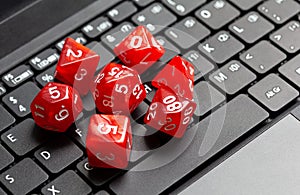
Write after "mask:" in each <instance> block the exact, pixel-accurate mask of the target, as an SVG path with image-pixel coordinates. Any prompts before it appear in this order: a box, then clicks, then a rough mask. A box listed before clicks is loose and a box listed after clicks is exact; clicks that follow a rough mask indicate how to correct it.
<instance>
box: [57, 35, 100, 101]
mask: <svg viewBox="0 0 300 195" xmlns="http://www.w3.org/2000/svg"><path fill="white" fill-rule="evenodd" d="M99 60H100V56H99V55H98V54H96V53H95V52H94V51H92V50H90V49H89V48H87V47H85V46H83V45H81V44H79V43H77V42H76V41H75V40H73V39H72V38H67V39H66V41H65V44H64V47H63V49H62V51H61V54H60V58H59V61H58V63H57V66H56V71H55V78H56V79H58V80H60V81H61V82H63V83H65V84H67V85H70V86H72V87H74V88H75V89H77V90H78V92H79V93H80V94H81V95H86V94H87V93H88V92H89V87H88V86H89V84H90V83H91V82H92V81H93V78H94V74H95V71H96V68H97V66H98V63H99Z"/></svg>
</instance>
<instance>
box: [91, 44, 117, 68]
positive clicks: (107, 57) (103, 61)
mask: <svg viewBox="0 0 300 195" xmlns="http://www.w3.org/2000/svg"><path fill="white" fill-rule="evenodd" d="M86 46H87V47H88V48H90V49H91V50H93V51H94V52H96V53H97V54H98V55H100V62H99V64H98V66H97V68H96V71H99V70H101V69H102V68H103V67H104V66H105V65H107V64H108V63H109V62H111V61H112V60H113V59H114V58H115V56H114V55H113V54H112V53H111V52H109V51H108V50H107V49H105V47H103V45H102V44H101V43H98V42H96V41H93V42H91V43H89V44H87V45H86Z"/></svg>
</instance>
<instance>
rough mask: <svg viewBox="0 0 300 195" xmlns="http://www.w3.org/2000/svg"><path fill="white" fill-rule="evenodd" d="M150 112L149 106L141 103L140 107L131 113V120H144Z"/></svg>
mask: <svg viewBox="0 0 300 195" xmlns="http://www.w3.org/2000/svg"><path fill="white" fill-rule="evenodd" d="M147 111H148V104H146V103H145V102H142V103H140V105H139V106H138V107H137V108H136V109H135V110H134V111H133V112H132V113H131V118H132V120H133V121H137V120H139V119H140V118H142V117H143V116H144V115H145V114H146V113H147Z"/></svg>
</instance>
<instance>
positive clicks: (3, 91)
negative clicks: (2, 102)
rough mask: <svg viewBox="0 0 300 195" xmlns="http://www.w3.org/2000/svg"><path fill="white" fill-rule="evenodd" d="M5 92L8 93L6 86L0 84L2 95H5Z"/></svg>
mask: <svg viewBox="0 0 300 195" xmlns="http://www.w3.org/2000/svg"><path fill="white" fill-rule="evenodd" d="M5 93H6V89H5V87H4V86H3V85H2V84H0V96H2V95H4V94H5Z"/></svg>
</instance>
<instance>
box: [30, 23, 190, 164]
mask: <svg viewBox="0 0 300 195" xmlns="http://www.w3.org/2000/svg"><path fill="white" fill-rule="evenodd" d="M114 52H115V54H116V55H117V56H118V58H119V59H120V60H121V61H122V63H123V64H124V65H121V64H117V63H109V64H107V65H106V66H105V67H104V68H103V70H102V71H101V72H100V73H99V74H97V75H96V76H95V75H94V74H95V72H96V68H97V65H98V63H99V60H100V56H99V55H98V54H96V53H95V52H94V51H91V50H90V49H88V48H87V47H85V46H83V45H81V44H79V43H76V41H74V40H73V39H71V38H67V39H66V41H65V44H64V47H63V49H62V52H61V55H60V59H59V61H58V64H57V67H56V72H55V78H56V79H57V80H58V81H60V82H61V83H57V82H51V83H48V84H47V85H46V86H45V87H44V88H43V89H42V90H41V91H40V93H39V94H38V95H37V96H36V97H35V99H34V100H33V102H32V104H31V112H32V115H33V118H34V120H35V122H36V124H37V125H39V126H41V127H42V128H44V129H47V130H52V131H57V132H65V131H66V130H67V129H68V128H69V127H70V126H71V125H72V124H73V123H74V122H75V120H76V118H77V117H78V116H79V114H80V113H81V112H82V110H83V105H82V100H81V97H82V96H84V95H86V94H88V93H89V92H91V93H92V94H93V97H94V101H95V104H96V107H97V110H98V113H101V114H94V115H93V116H91V118H90V124H89V127H88V133H87V138H86V150H87V155H88V159H89V164H90V165H91V166H93V167H102V168H120V169H121V168H126V167H127V166H128V160H129V156H130V152H131V148H132V146H131V145H132V134H131V125H130V119H129V118H128V117H127V116H128V115H130V113H132V112H133V111H134V110H135V109H136V108H137V107H138V105H139V104H140V103H141V102H142V101H143V100H144V99H145V97H146V90H145V88H144V85H143V83H142V81H141V79H140V76H139V74H142V73H143V72H145V71H146V70H147V69H148V68H149V67H151V65H152V64H153V63H155V62H156V61H157V60H159V58H160V57H161V56H162V55H163V54H164V52H165V49H164V48H163V47H162V46H161V45H160V44H159V43H158V42H157V41H156V40H155V38H154V37H153V36H152V34H151V33H150V32H149V31H148V30H147V29H146V28H145V27H143V26H138V27H137V28H136V29H135V30H134V31H133V32H132V33H131V34H129V35H128V36H127V37H126V38H125V39H123V41H122V42H121V43H120V44H119V45H117V46H116V47H115V48H114ZM152 85H153V86H154V87H156V88H157V92H156V93H155V96H154V98H153V101H152V103H151V105H150V106H149V109H148V112H147V113H146V115H145V118H144V122H145V124H147V125H149V126H151V127H153V128H155V129H157V130H160V131H162V132H164V133H166V134H169V135H172V136H174V137H177V138H180V137H182V136H183V135H184V132H185V130H186V128H187V126H188V124H189V122H190V121H191V117H192V116H193V113H194V111H195V108H196V104H195V103H194V102H193V86H194V68H193V65H192V64H190V63H189V62H188V61H186V60H184V59H183V58H181V57H180V56H176V57H174V58H173V59H172V60H171V61H170V62H169V63H168V64H167V65H166V66H165V67H164V69H163V70H162V71H161V72H160V73H159V74H158V75H157V76H156V77H155V78H154V79H153V80H152Z"/></svg>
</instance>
